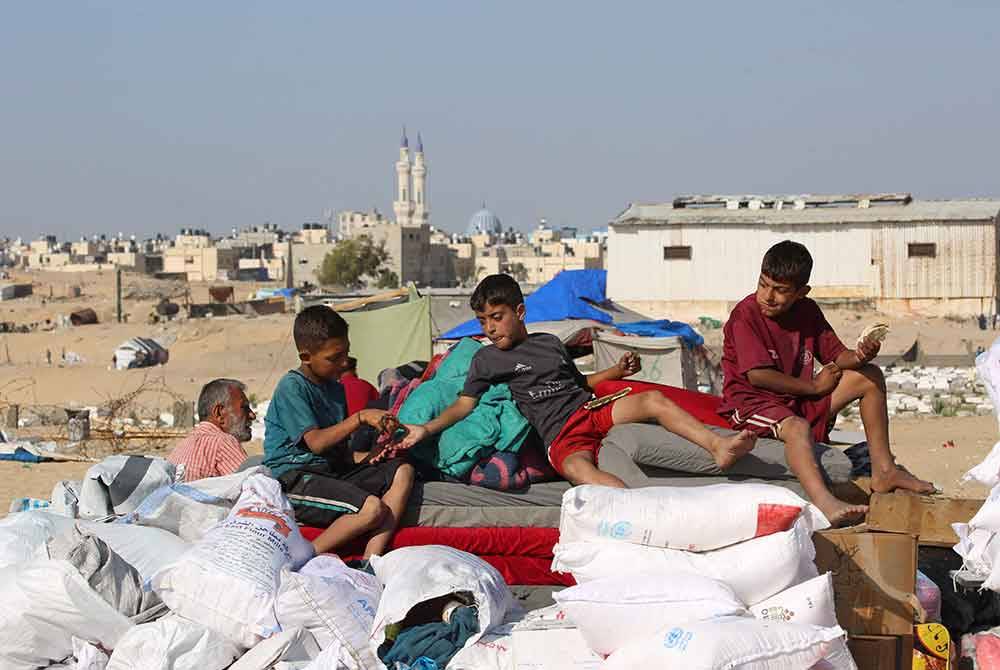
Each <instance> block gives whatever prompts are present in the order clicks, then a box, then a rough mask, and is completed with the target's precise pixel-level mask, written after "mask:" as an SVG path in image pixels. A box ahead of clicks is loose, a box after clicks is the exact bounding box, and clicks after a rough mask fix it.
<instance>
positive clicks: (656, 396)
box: [638, 391, 674, 411]
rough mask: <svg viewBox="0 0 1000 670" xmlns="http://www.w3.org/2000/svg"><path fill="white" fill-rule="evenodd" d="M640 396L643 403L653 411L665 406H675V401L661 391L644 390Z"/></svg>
mask: <svg viewBox="0 0 1000 670" xmlns="http://www.w3.org/2000/svg"><path fill="white" fill-rule="evenodd" d="M638 396H639V397H640V398H641V399H642V403H643V405H645V406H646V407H649V408H651V409H652V410H653V411H656V410H660V409H665V408H666V409H669V408H671V407H673V406H674V401H673V400H671V399H670V398H668V397H666V396H665V395H663V394H662V393H660V392H659V391H643V392H642V393H639V394H638Z"/></svg>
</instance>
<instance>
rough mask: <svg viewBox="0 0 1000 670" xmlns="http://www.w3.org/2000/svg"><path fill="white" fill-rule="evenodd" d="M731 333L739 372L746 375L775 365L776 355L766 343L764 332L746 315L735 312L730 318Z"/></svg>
mask: <svg viewBox="0 0 1000 670" xmlns="http://www.w3.org/2000/svg"><path fill="white" fill-rule="evenodd" d="M730 321H731V324H730V335H731V336H732V344H733V349H734V350H735V351H736V366H737V368H738V371H739V374H741V375H745V374H746V373H747V372H749V371H750V370H755V369H757V368H773V367H775V359H774V356H772V355H771V352H770V351H769V350H768V348H767V346H766V345H765V344H764V334H763V333H761V332H759V329H758V328H755V327H754V324H753V323H752V322H751V321H750V319H748V318H747V317H746V316H745V315H743V314H740V313H738V312H734V313H733V317H732V318H731V319H730Z"/></svg>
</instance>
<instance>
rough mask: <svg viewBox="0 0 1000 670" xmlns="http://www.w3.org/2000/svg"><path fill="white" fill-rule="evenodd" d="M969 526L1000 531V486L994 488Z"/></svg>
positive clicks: (970, 520)
mask: <svg viewBox="0 0 1000 670" xmlns="http://www.w3.org/2000/svg"><path fill="white" fill-rule="evenodd" d="M969 526H971V527H972V528H986V529H988V530H992V531H1000V486H994V487H993V490H992V491H990V494H989V495H988V496H987V497H986V500H984V501H983V506H982V507H980V508H979V511H978V512H976V514H975V516H973V517H972V518H971V519H969Z"/></svg>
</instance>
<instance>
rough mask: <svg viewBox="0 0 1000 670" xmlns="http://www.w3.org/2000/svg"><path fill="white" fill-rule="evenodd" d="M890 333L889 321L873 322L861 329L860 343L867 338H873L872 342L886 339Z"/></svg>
mask: <svg viewBox="0 0 1000 670" xmlns="http://www.w3.org/2000/svg"><path fill="white" fill-rule="evenodd" d="M888 334H889V324H887V323H873V324H870V325H869V326H868V327H867V328H865V329H864V330H863V331H861V335H859V336H858V345H860V344H861V343H862V342H864V341H865V340H871V341H872V342H881V341H882V340H884V339H885V336H886V335H888Z"/></svg>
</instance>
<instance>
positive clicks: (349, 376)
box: [340, 356, 378, 416]
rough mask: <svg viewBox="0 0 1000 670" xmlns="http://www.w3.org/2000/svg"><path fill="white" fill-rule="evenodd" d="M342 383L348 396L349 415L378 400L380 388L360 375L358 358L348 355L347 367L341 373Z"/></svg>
mask: <svg viewBox="0 0 1000 670" xmlns="http://www.w3.org/2000/svg"><path fill="white" fill-rule="evenodd" d="M340 383H341V385H342V386H343V387H344V395H346V396H347V415H348V416H354V415H355V414H357V413H358V412H360V411H361V410H363V409H364V408H365V407H368V403H370V402H371V401H372V400H378V389H377V388H375V387H374V386H372V385H371V384H369V383H368V382H367V381H365V380H364V379H361V378H360V377H358V359H356V358H354V356H348V357H347V368H346V369H345V370H344V371H343V372H342V373H340Z"/></svg>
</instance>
